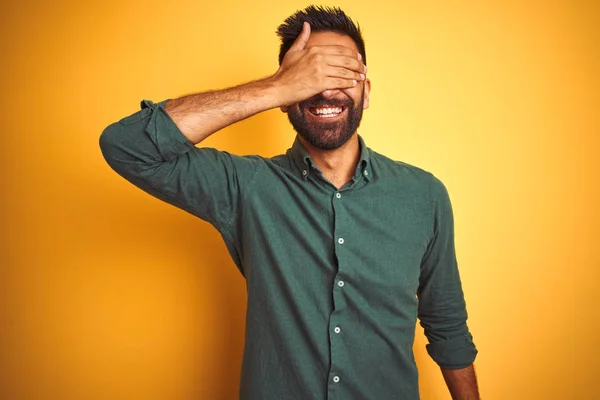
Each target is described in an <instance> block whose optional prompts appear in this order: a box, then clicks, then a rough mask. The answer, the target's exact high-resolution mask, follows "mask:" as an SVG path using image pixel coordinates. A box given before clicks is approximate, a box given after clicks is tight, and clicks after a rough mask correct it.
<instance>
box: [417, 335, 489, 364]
mask: <svg viewBox="0 0 600 400" xmlns="http://www.w3.org/2000/svg"><path fill="white" fill-rule="evenodd" d="M426 348H427V353H429V355H430V356H431V358H432V359H433V361H435V362H436V363H437V364H438V365H439V366H440V367H442V368H446V369H461V368H466V367H468V366H469V365H471V364H473V362H474V361H475V357H476V356H477V353H478V351H477V349H476V348H475V344H474V343H473V336H472V335H471V333H469V332H468V333H466V334H464V335H462V336H459V337H455V338H452V339H448V340H440V341H436V342H432V343H429V344H428V345H427V346H426Z"/></svg>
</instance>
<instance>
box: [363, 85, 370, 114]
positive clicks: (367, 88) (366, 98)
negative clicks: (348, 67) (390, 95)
mask: <svg viewBox="0 0 600 400" xmlns="http://www.w3.org/2000/svg"><path fill="white" fill-rule="evenodd" d="M370 93H371V80H370V79H369V78H367V79H365V93H364V102H363V110H366V109H367V108H369V94H370Z"/></svg>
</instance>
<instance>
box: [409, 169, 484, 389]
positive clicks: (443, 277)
mask: <svg viewBox="0 0 600 400" xmlns="http://www.w3.org/2000/svg"><path fill="white" fill-rule="evenodd" d="M430 187H431V201H432V205H433V210H432V212H433V237H432V239H431V242H430V243H429V246H428V249H427V252H426V254H425V256H424V258H423V260H422V263H421V276H420V285H419V289H418V297H419V320H420V322H421V325H422V326H423V328H424V331H425V336H427V339H428V340H429V344H428V345H427V352H428V353H429V355H430V356H431V358H433V360H434V361H435V362H436V363H437V364H438V365H439V366H440V368H441V370H442V373H443V375H444V379H445V381H446V384H447V385H448V389H449V390H450V393H451V394H452V398H453V399H454V400H477V399H479V395H478V390H477V382H476V379H475V371H474V369H473V362H474V361H475V358H476V355H477V349H476V347H475V344H474V343H473V337H472V335H471V333H470V332H469V328H468V326H467V317H468V315H467V309H466V304H465V299H464V294H463V290H462V284H461V280H460V274H459V271H458V263H457V260H456V254H455V246H454V218H453V213H452V205H451V203H450V197H449V195H448V191H447V190H446V187H445V186H444V185H443V183H442V182H440V181H439V180H438V179H437V178H435V177H433V176H432V180H431V186H430Z"/></svg>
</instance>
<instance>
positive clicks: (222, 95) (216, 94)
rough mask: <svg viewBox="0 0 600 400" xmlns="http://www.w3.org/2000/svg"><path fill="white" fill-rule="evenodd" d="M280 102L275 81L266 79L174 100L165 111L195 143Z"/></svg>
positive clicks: (168, 103) (169, 102)
mask: <svg viewBox="0 0 600 400" xmlns="http://www.w3.org/2000/svg"><path fill="white" fill-rule="evenodd" d="M280 105H281V104H280V100H279V93H278V87H277V85H276V83H275V81H274V80H273V79H272V78H265V79H261V80H257V81H253V82H249V83H246V84H243V85H239V86H235V87H232V88H229V89H224V90H219V91H209V92H204V93H197V94H192V95H187V96H183V97H180V98H177V99H173V100H170V101H168V102H167V104H166V105H165V110H166V111H167V113H168V114H169V116H170V117H171V119H172V120H173V122H175V124H176V125H177V127H178V128H179V129H180V130H181V132H182V133H183V134H184V135H185V137H187V138H188V140H189V141H190V142H192V143H194V144H197V143H200V142H201V141H202V140H204V139H206V138H207V137H208V136H210V135H212V134H213V133H215V132H217V131H219V130H221V129H223V128H225V127H226V126H229V125H231V124H234V123H236V122H238V121H241V120H243V119H246V118H248V117H251V116H253V115H255V114H258V113H260V112H262V111H266V110H269V109H272V108H275V107H278V106H280Z"/></svg>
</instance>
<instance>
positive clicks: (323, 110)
mask: <svg viewBox="0 0 600 400" xmlns="http://www.w3.org/2000/svg"><path fill="white" fill-rule="evenodd" d="M341 112H342V109H341V108H340V107H333V108H317V109H315V114H319V115H322V114H339V113H341Z"/></svg>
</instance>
